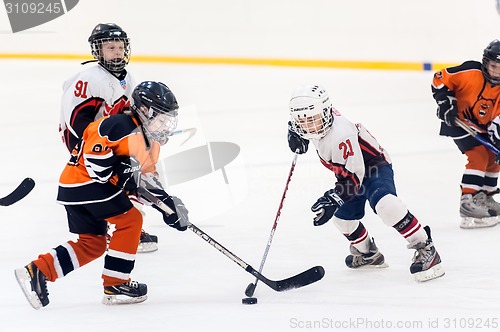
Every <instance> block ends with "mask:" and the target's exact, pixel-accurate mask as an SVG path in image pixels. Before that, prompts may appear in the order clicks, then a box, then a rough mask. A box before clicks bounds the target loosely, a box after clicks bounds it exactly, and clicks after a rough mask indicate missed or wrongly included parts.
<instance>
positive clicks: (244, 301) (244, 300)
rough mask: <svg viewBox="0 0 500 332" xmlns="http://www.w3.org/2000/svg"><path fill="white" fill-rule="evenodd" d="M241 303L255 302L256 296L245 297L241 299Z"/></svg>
mask: <svg viewBox="0 0 500 332" xmlns="http://www.w3.org/2000/svg"><path fill="white" fill-rule="evenodd" d="M241 303H243V304H257V298H256V297H245V298H244V299H241Z"/></svg>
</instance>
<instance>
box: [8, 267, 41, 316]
mask: <svg viewBox="0 0 500 332" xmlns="http://www.w3.org/2000/svg"><path fill="white" fill-rule="evenodd" d="M14 274H15V275H16V279H17V283H18V284H19V287H21V290H22V291H23V293H24V296H25V297H26V300H28V302H29V304H30V305H31V306H32V307H33V308H34V309H36V310H38V309H40V308H41V307H43V305H42V301H40V298H38V295H36V293H35V292H34V291H32V290H31V277H30V275H29V273H28V271H26V269H25V268H24V267H23V268H19V269H16V270H15V271H14Z"/></svg>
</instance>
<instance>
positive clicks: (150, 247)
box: [137, 242, 158, 254]
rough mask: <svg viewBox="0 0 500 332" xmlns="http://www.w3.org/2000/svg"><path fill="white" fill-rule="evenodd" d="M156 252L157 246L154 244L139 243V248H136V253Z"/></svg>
mask: <svg viewBox="0 0 500 332" xmlns="http://www.w3.org/2000/svg"><path fill="white" fill-rule="evenodd" d="M157 250H158V244H156V243H155V242H144V243H139V246H137V253H141V254H145V253H148V252H154V251H157Z"/></svg>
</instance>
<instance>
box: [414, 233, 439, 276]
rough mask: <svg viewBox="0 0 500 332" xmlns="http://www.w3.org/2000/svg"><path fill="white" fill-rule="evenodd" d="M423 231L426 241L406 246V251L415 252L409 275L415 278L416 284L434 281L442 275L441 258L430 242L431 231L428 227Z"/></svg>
mask: <svg viewBox="0 0 500 332" xmlns="http://www.w3.org/2000/svg"><path fill="white" fill-rule="evenodd" d="M424 229H425V232H426V233H427V240H426V241H425V242H418V243H415V244H413V245H408V249H415V250H416V251H415V255H414V256H413V263H412V264H411V266H410V273H411V274H413V275H414V276H415V280H416V281H418V282H424V281H428V280H432V279H436V278H439V277H442V276H443V275H444V269H443V268H442V266H441V257H440V256H439V254H438V252H437V251H436V248H435V247H434V243H433V242H432V238H431V229H430V228H429V226H425V227H424Z"/></svg>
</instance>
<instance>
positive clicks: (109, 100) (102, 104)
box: [59, 23, 158, 253]
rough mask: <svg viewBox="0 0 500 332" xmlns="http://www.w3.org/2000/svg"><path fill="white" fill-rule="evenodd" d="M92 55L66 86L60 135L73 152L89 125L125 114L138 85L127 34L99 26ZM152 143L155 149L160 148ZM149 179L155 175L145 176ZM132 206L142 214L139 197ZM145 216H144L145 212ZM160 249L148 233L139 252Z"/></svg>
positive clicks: (91, 41)
mask: <svg viewBox="0 0 500 332" xmlns="http://www.w3.org/2000/svg"><path fill="white" fill-rule="evenodd" d="M88 42H89V44H90V48H91V51H92V56H93V57H94V59H95V60H91V61H86V62H84V64H86V63H88V62H97V64H96V65H94V66H90V67H88V68H86V69H85V70H83V71H81V72H79V73H77V74H76V75H73V76H71V77H70V78H68V79H67V80H66V81H65V82H64V84H63V95H62V98H61V115H60V122H59V132H60V134H61V138H62V140H63V142H64V144H65V145H66V147H67V149H68V151H69V152H70V153H71V151H72V150H73V148H74V147H75V145H76V144H77V143H78V141H79V140H80V138H81V137H82V135H83V131H84V130H85V128H86V127H87V125H88V124H89V123H91V122H93V121H95V120H98V119H100V118H101V117H103V116H106V115H113V114H119V113H122V112H123V111H124V110H126V109H128V108H129V107H130V99H131V95H132V91H133V90H134V88H135V86H136V82H135V79H134V77H133V76H132V74H131V73H130V71H128V70H127V69H126V67H127V65H128V63H129V60H130V58H131V47H130V39H129V38H128V35H127V33H126V32H125V31H124V30H123V29H122V28H121V27H120V26H118V25H116V24H114V23H100V24H97V25H96V26H95V27H94V29H93V30H92V32H91V34H90V37H89V38H88ZM153 143H154V142H152V149H155V148H157V147H156V146H155V145H158V144H153ZM145 175H146V176H149V177H150V178H151V177H152V176H153V174H151V173H148V174H145ZM130 199H131V200H132V203H133V204H134V205H135V206H136V207H137V208H138V209H139V210H140V211H141V213H142V212H143V210H142V205H141V204H140V203H139V202H138V201H137V197H135V196H133V195H131V196H130ZM143 215H144V213H143ZM156 250H158V237H157V236H156V235H152V234H149V233H147V232H145V231H142V232H141V240H140V242H139V246H138V249H137V252H141V253H146V252H153V251H156Z"/></svg>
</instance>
